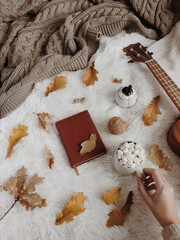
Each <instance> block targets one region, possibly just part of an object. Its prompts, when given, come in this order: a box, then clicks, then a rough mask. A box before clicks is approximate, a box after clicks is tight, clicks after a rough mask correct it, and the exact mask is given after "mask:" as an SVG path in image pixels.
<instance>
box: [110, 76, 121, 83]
mask: <svg viewBox="0 0 180 240" xmlns="http://www.w3.org/2000/svg"><path fill="white" fill-rule="evenodd" d="M122 81H123V80H122V79H117V78H114V77H113V78H112V82H113V83H122Z"/></svg>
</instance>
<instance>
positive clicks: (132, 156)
mask: <svg viewBox="0 0 180 240" xmlns="http://www.w3.org/2000/svg"><path fill="white" fill-rule="evenodd" d="M117 157H118V161H119V163H120V164H121V165H122V166H123V167H126V168H137V167H139V165H141V164H142V162H143V160H144V158H145V152H144V149H143V148H142V147H141V146H140V145H139V144H136V143H134V142H125V143H123V144H122V145H121V146H120V147H119V148H118V150H117Z"/></svg>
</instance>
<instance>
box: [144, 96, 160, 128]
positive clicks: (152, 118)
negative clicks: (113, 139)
mask: <svg viewBox="0 0 180 240" xmlns="http://www.w3.org/2000/svg"><path fill="white" fill-rule="evenodd" d="M159 102H160V96H157V97H155V98H153V100H152V101H151V103H150V104H149V105H148V106H147V108H146V111H145V113H144V114H143V116H142V120H143V122H144V124H145V125H146V126H150V125H153V123H154V122H157V121H158V114H161V111H160V109H159Z"/></svg>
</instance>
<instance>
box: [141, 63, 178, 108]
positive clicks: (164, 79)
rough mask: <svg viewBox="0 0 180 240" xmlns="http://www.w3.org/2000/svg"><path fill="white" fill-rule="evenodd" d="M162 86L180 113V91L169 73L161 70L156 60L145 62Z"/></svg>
mask: <svg viewBox="0 0 180 240" xmlns="http://www.w3.org/2000/svg"><path fill="white" fill-rule="evenodd" d="M145 63H146V65H147V66H148V68H149V69H150V71H151V72H152V73H153V75H154V76H155V78H156V79H157V80H158V82H159V83H160V85H161V86H162V87H163V89H164V90H165V92H166V93H167V95H168V96H169V97H170V99H171V100H172V101H173V103H174V104H175V106H176V107H177V109H178V110H179V111H180V89H179V88H178V86H177V85H176V84H175V83H174V82H173V81H172V79H171V78H170V77H169V76H168V75H167V73H166V72H165V71H164V70H163V69H162V68H161V66H160V65H159V64H158V63H157V62H156V60H155V59H151V60H149V61H146V62H145Z"/></svg>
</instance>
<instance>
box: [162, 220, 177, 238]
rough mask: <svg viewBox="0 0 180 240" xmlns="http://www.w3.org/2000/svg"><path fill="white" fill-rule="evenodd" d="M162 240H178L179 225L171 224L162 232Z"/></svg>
mask: <svg viewBox="0 0 180 240" xmlns="http://www.w3.org/2000/svg"><path fill="white" fill-rule="evenodd" d="M162 236H163V238H164V240H180V224H171V225H168V226H166V227H165V228H164V229H163V231H162Z"/></svg>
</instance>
